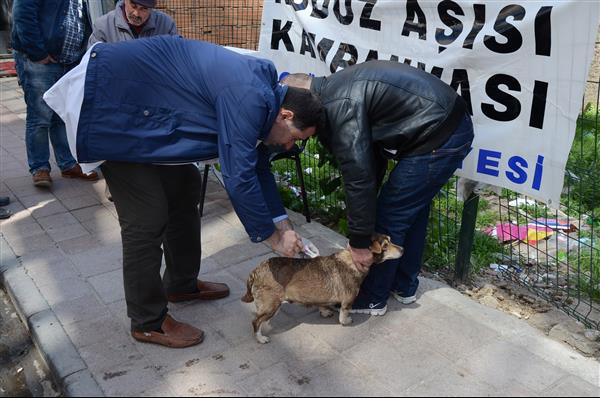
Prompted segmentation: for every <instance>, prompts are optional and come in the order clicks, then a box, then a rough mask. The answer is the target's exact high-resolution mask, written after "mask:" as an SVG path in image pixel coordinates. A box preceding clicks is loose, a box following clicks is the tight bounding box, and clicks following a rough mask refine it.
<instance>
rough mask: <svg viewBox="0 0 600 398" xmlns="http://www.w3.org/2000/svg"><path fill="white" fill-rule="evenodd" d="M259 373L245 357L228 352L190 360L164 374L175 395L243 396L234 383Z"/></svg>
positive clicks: (242, 392) (231, 351)
mask: <svg viewBox="0 0 600 398" xmlns="http://www.w3.org/2000/svg"><path fill="white" fill-rule="evenodd" d="M259 371H260V369H259V368H258V367H256V366H255V365H254V364H253V363H252V362H251V361H250V360H249V359H248V358H245V357H243V356H242V355H240V353H238V352H237V351H236V350H232V349H230V350H227V351H223V352H222V353H220V354H218V355H213V356H211V357H207V358H203V359H199V360H192V361H189V362H187V363H186V364H185V365H184V367H182V368H180V369H178V370H176V371H174V372H171V373H168V374H167V375H165V379H166V380H167V382H168V384H169V387H171V389H172V390H173V391H174V392H175V394H177V395H178V396H190V395H191V396H205V395H208V396H245V395H246V394H245V392H244V391H243V390H241V389H240V387H239V386H236V383H237V382H239V381H240V380H243V379H245V378H248V377H250V376H252V375H255V374H257V373H258V372H259Z"/></svg>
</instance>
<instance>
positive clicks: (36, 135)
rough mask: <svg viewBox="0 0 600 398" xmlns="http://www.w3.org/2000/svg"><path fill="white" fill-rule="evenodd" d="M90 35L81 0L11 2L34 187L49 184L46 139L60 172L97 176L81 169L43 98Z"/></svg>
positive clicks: (60, 123) (86, 177)
mask: <svg viewBox="0 0 600 398" xmlns="http://www.w3.org/2000/svg"><path fill="white" fill-rule="evenodd" d="M89 34H90V24H89V22H88V19H87V15H86V13H85V9H84V5H83V1H82V0H46V1H39V0H15V2H14V6H13V25H12V32H11V39H12V46H13V50H14V57H15V65H16V70H17V75H18V77H19V82H20V84H21V86H22V88H23V92H24V94H25V103H26V104H27V120H26V128H25V145H26V148H27V161H28V164H29V171H30V172H31V174H32V178H33V184H34V185H35V186H37V187H42V188H50V187H51V186H52V177H50V169H51V167H50V161H49V160H50V150H49V146H50V143H52V148H53V149H54V157H55V159H56V163H57V165H58V167H59V168H60V170H61V175H62V176H63V177H65V178H80V179H83V180H88V181H95V180H97V179H98V174H97V173H96V172H91V173H89V174H84V173H83V172H82V171H81V168H80V167H79V165H78V164H77V162H76V161H75V159H74V158H73V155H72V154H71V151H70V149H69V145H68V142H67V136H66V131H65V125H64V123H63V121H62V120H61V119H60V117H59V116H58V115H57V114H56V113H55V112H53V111H52V109H50V108H49V107H48V105H46V103H45V102H44V101H43V99H42V96H43V94H44V92H46V90H48V89H49V88H50V87H52V85H54V83H56V82H57V81H58V80H59V79H60V78H61V77H62V76H63V75H64V74H65V73H66V72H68V71H69V70H70V69H72V68H73V67H74V66H75V65H77V63H78V62H79V60H80V59H81V57H82V55H83V54H84V52H85V49H86V42H87V38H88V36H89Z"/></svg>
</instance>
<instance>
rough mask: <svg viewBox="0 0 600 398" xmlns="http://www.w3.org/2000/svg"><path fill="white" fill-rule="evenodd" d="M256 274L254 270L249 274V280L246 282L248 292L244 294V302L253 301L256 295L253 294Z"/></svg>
mask: <svg viewBox="0 0 600 398" xmlns="http://www.w3.org/2000/svg"><path fill="white" fill-rule="evenodd" d="M254 274H255V272H254V271H252V272H251V273H250V275H249V276H248V281H247V282H246V289H247V290H246V294H245V295H244V297H242V301H243V302H244V303H251V302H253V301H254V296H253V295H252V285H254Z"/></svg>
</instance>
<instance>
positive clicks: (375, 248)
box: [369, 240, 383, 254]
mask: <svg viewBox="0 0 600 398" xmlns="http://www.w3.org/2000/svg"><path fill="white" fill-rule="evenodd" d="M369 250H371V252H373V254H381V252H382V251H383V248H382V247H381V243H379V241H377V240H376V241H374V242H373V243H371V247H369Z"/></svg>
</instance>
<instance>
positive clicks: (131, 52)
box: [65, 36, 324, 347]
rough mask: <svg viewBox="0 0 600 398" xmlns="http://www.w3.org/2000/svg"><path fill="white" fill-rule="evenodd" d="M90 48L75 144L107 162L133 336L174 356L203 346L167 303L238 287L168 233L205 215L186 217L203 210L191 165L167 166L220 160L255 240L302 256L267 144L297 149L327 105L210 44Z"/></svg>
mask: <svg viewBox="0 0 600 398" xmlns="http://www.w3.org/2000/svg"><path fill="white" fill-rule="evenodd" d="M90 51H91V52H90V53H89V54H88V55H87V56H86V58H84V60H83V61H82V65H81V66H80V67H78V68H85V85H84V87H82V89H83V90H84V97H83V102H82V106H81V113H80V116H79V120H78V123H77V126H78V127H77V135H76V138H75V140H76V142H73V143H72V144H73V145H72V147H76V155H77V158H78V160H79V161H80V162H82V163H92V162H97V161H103V160H104V161H106V162H105V163H104V164H102V166H101V168H102V172H103V174H104V175H105V177H106V180H107V183H108V185H109V188H110V190H111V192H112V196H113V199H114V202H115V206H116V209H117V212H118V215H119V222H120V224H121V231H122V240H123V268H124V279H125V293H126V300H127V308H128V315H129V317H130V318H131V320H132V335H133V337H134V338H135V339H136V340H138V341H143V342H150V343H156V344H162V345H165V346H169V347H187V346H191V345H194V344H199V343H200V342H201V341H202V339H203V333H202V331H200V330H199V329H197V328H195V327H192V326H190V325H186V324H183V323H180V322H177V321H175V320H174V319H173V318H171V317H170V316H169V315H168V314H167V302H168V301H171V302H177V301H183V300H194V299H200V300H207V299H215V298H220V297H224V296H225V295H227V294H229V289H228V288H227V286H226V285H224V284H219V283H211V282H205V281H198V280H197V279H196V278H197V275H198V270H199V264H200V250H199V249H200V246H199V243H200V236H199V233H190V234H185V233H181V234H175V235H178V236H174V235H173V234H166V235H165V231H167V230H168V229H170V228H178V229H179V230H180V231H186V230H187V231H194V230H196V228H195V227H194V224H196V223H199V218H198V213H197V210H196V211H195V212H193V211H192V212H185V211H181V209H183V208H186V209H187V208H190V206H189V204H190V203H191V204H197V203H198V197H197V195H194V194H193V192H197V190H194V189H189V187H184V186H183V185H185V184H181V181H184V180H186V179H187V181H189V178H188V176H186V175H185V173H188V172H189V173H194V171H193V170H192V169H193V167H191V168H189V171H186V172H185V173H184V172H183V171H177V170H183V169H181V168H178V167H175V166H171V167H165V166H164V165H166V164H169V165H173V164H185V163H190V162H194V161H199V160H206V159H214V158H216V157H219V162H220V165H221V171H222V174H223V179H224V183H225V188H226V190H227V193H228V194H229V197H230V199H231V202H232V204H233V207H234V209H235V211H236V213H237V215H238V217H239V218H240V220H241V222H242V224H243V225H244V227H245V229H246V231H247V233H248V235H249V236H250V239H251V240H252V241H253V242H262V241H267V242H268V243H269V244H270V245H271V247H272V248H273V250H275V251H277V252H279V253H280V254H283V255H286V256H294V255H296V254H297V253H298V252H299V251H301V250H302V248H303V245H302V241H301V238H300V236H299V235H298V234H296V233H295V232H294V231H293V230H292V229H291V224H290V223H289V220H288V219H287V214H286V211H285V209H284V207H283V205H282V203H281V199H280V197H279V194H278V191H277V187H276V185H275V180H274V178H273V175H272V174H271V172H270V170H269V162H268V156H269V151H268V150H267V147H269V146H270V147H272V148H279V149H290V148H291V147H292V146H293V145H294V142H295V141H296V140H303V139H306V138H308V137H310V136H311V135H313V134H314V133H315V131H316V126H317V125H318V124H320V123H321V121H322V119H323V117H324V112H323V109H322V106H321V103H320V101H319V99H318V97H316V96H315V95H314V94H312V93H311V92H310V90H305V89H298V88H288V87H287V86H284V85H281V84H279V82H278V79H277V71H276V70H275V67H274V66H273V64H272V63H271V62H270V61H267V60H264V59H259V58H254V57H251V56H246V55H241V54H237V53H234V52H232V51H229V50H226V49H224V48H223V47H220V46H216V45H213V44H209V43H205V42H200V41H192V40H185V39H182V38H180V37H172V36H171V37H169V36H160V37H154V38H148V39H138V40H132V41H125V42H120V43H113V44H107V43H98V44H96V45H95V46H94V47H93V48H92V49H91V50H90ZM73 72H74V74H73V76H75V75H77V74H78V73H79V75H81V73H80V72H81V70H78V69H76V70H74V71H73ZM70 77H71V75H70V76H68V79H67V80H69V78H70ZM74 80H75V78H74V77H73V81H71V82H69V81H67V82H65V84H70V85H72V84H74ZM260 143H262V144H264V145H259V144H260ZM196 174H197V173H196ZM198 183H199V179H198ZM191 207H194V206H191ZM197 230H198V231H199V228H197ZM164 236H166V237H167V239H166V241H165V240H163V237H164ZM163 242H164V248H165V255H168V253H169V252H171V253H178V255H179V256H180V257H182V256H183V257H186V256H187V257H188V261H180V262H177V263H175V264H173V266H172V267H171V266H170V265H171V264H170V262H169V261H168V260H167V271H166V273H165V276H164V279H163V280H162V281H161V278H160V268H161V259H162V250H161V244H163ZM163 283H164V284H163Z"/></svg>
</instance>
